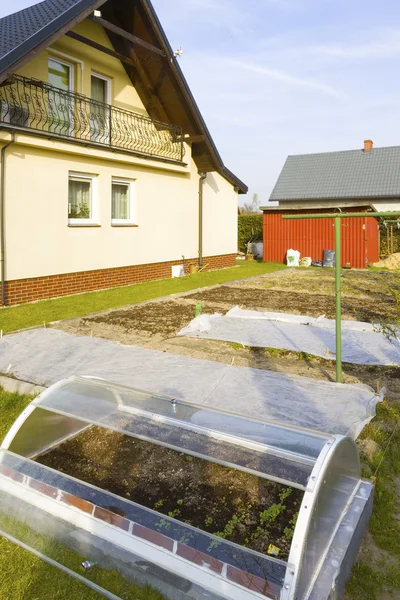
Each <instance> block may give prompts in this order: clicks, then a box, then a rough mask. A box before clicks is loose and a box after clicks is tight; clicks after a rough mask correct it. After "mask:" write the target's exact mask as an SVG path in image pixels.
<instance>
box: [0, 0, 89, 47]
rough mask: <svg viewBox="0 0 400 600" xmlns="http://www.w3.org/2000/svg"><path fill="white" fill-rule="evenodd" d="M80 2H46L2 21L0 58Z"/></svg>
mask: <svg viewBox="0 0 400 600" xmlns="http://www.w3.org/2000/svg"><path fill="white" fill-rule="evenodd" d="M79 1H80V0H44V2H40V3H39V4H34V5H33V6H29V7H28V8H25V9H24V10H20V11H18V12H16V13H14V14H12V15H8V16H7V17H3V18H2V19H0V58H2V57H3V56H5V55H6V54H8V53H9V52H11V50H14V48H17V47H18V46H19V45H21V44H22V43H23V42H25V41H26V40H28V39H29V38H30V37H31V36H32V35H34V34H35V33H37V32H38V31H40V30H41V29H43V27H45V26H46V25H48V24H49V23H51V22H52V21H54V19H56V18H57V17H59V16H60V15H61V14H62V13H64V12H65V11H66V10H68V9H69V8H71V7H72V6H74V5H75V4H78V3H79Z"/></svg>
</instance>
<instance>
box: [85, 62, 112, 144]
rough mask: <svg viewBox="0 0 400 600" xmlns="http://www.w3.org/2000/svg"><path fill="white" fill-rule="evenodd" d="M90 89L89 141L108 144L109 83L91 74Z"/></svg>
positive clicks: (109, 127)
mask: <svg viewBox="0 0 400 600" xmlns="http://www.w3.org/2000/svg"><path fill="white" fill-rule="evenodd" d="M90 88H91V89H90V97H91V100H92V102H91V103H90V139H91V140H92V142H98V143H99V144H110V141H111V140H110V134H111V106H110V104H111V82H110V80H109V79H108V78H107V77H104V76H102V75H98V74H97V73H92V75H91V83H90Z"/></svg>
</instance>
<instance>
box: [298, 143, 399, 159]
mask: <svg viewBox="0 0 400 600" xmlns="http://www.w3.org/2000/svg"><path fill="white" fill-rule="evenodd" d="M394 148H397V149H399V150H400V145H399V146H378V147H374V148H373V149H372V150H370V152H364V148H352V149H351V150H326V151H324V152H306V153H305V154H288V156H287V158H295V157H297V156H299V157H300V156H321V155H324V154H346V153H350V152H361V153H362V154H371V155H372V154H373V153H374V152H376V151H377V150H378V151H379V150H391V149H394Z"/></svg>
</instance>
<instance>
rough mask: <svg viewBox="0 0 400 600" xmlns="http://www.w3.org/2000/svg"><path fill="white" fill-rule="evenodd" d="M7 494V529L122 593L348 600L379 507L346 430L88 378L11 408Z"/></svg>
mask: <svg viewBox="0 0 400 600" xmlns="http://www.w3.org/2000/svg"><path fill="white" fill-rule="evenodd" d="M0 489H1V496H0V530H1V533H2V535H3V536H4V537H6V538H8V539H9V540H11V541H12V542H15V543H17V544H20V545H21V546H23V547H24V548H26V549H29V550H31V551H32V552H34V553H35V554H36V555H38V556H40V557H42V558H43V559H44V560H46V561H48V562H50V563H51V564H54V565H56V566H58V567H59V568H60V569H62V570H64V571H66V572H67V573H69V574H70V575H72V576H74V577H76V578H78V579H80V580H81V581H84V582H85V583H86V584H87V585H88V586H90V587H92V588H93V589H95V590H97V591H98V592H100V593H102V594H103V595H104V596H106V597H108V598H113V599H118V598H122V599H126V600H128V599H130V598H135V599H136V598H138V597H143V598H144V597H147V596H141V595H140V594H139V593H138V590H148V589H152V590H153V592H154V594H155V595H156V597H157V598H160V599H161V598H167V599H169V600H181V599H190V598H192V599H195V600H198V599H202V598H212V599H215V600H216V599H220V598H224V599H229V600H254V599H255V598H263V599H264V600H265V599H271V600H303V599H304V600H305V599H308V598H309V599H313V600H325V599H330V600H333V599H336V598H340V595H341V593H342V591H343V588H344V585H345V582H346V580H347V578H348V576H349V574H350V570H351V566H352V564H353V561H354V559H355V556H356V553H357V550H358V547H359V544H360V542H361V539H362V536H363V532H364V530H365V527H366V526H367V524H368V520H369V517H370V514H371V510H372V486H371V484H370V483H369V482H366V481H364V480H362V479H361V475H360V464H359V458H358V452H357V448H356V445H355V443H354V441H353V440H352V439H351V438H347V437H343V436H329V435H326V434H320V433H317V432H314V431H309V430H304V429H299V428H295V427H290V426H286V425H284V424H281V423H276V422H267V421H257V420H252V419H248V418H245V417H243V416H240V415H238V414H233V413H229V412H223V411H219V410H212V409H209V408H203V407H202V406H201V405H198V404H191V403H188V402H183V401H181V400H179V399H176V398H172V397H166V396H160V395H157V394H152V393H149V392H144V391H141V390H137V389H132V388H127V387H123V386H120V385H116V384H113V383H108V382H105V381H102V380H99V379H95V378H90V377H71V378H70V379H66V380H62V381H60V382H58V383H57V384H55V385H53V386H51V387H50V388H49V389H48V390H46V391H45V392H43V393H42V394H40V395H39V396H38V397H37V398H36V399H35V400H33V402H31V404H30V405H29V406H28V407H27V408H26V409H25V410H24V411H23V413H22V414H21V415H20V416H19V417H18V418H17V420H16V421H15V423H14V424H13V426H12V427H11V429H10V431H9V432H8V434H7V436H6V438H5V440H4V442H3V444H2V446H1V449H0ZM151 597H152V598H153V596H151Z"/></svg>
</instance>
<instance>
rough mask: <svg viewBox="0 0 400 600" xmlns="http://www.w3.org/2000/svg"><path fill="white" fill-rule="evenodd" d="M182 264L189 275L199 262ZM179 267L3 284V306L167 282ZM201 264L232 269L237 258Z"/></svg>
mask: <svg viewBox="0 0 400 600" xmlns="http://www.w3.org/2000/svg"><path fill="white" fill-rule="evenodd" d="M184 262H185V268H186V270H187V272H189V267H190V265H197V264H198V259H197V258H188V259H185V261H184ZM181 264H182V260H173V261H167V262H158V263H149V264H142V265H130V266H127V267H113V268H108V269H97V270H92V271H79V272H76V273H62V274H59V275H49V276H46V277H32V278H27V279H13V280H10V281H6V282H5V305H6V306H12V305H15V304H23V303H25V302H34V301H35V300H44V299H46V298H57V297H61V296H69V295H72V294H80V293H83V292H93V291H97V290H104V289H109V288H113V287H120V286H124V285H132V284H133V283H143V282H145V281H154V280H156V279H168V278H170V277H171V267H173V266H178V265H181ZM203 264H204V265H207V268H206V270H210V269H222V268H226V267H234V266H235V265H236V254H221V255H218V256H206V257H204V258H203Z"/></svg>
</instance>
